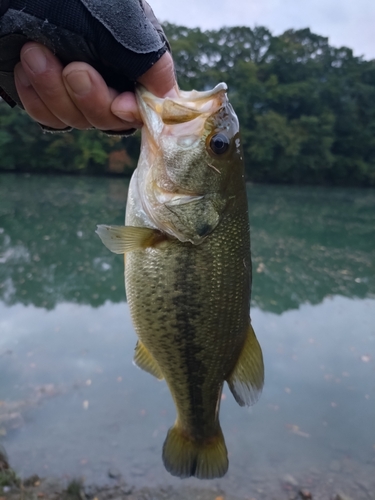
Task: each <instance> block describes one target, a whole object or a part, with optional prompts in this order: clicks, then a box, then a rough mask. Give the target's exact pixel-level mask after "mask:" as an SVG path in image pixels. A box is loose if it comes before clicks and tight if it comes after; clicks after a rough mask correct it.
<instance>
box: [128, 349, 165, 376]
mask: <svg viewBox="0 0 375 500" xmlns="http://www.w3.org/2000/svg"><path fill="white" fill-rule="evenodd" d="M133 361H134V363H135V364H136V365H137V366H138V367H139V368H142V370H144V371H145V372H148V373H151V375H153V376H154V377H156V378H157V379H159V380H162V379H163V378H164V375H163V372H162V371H161V369H160V366H159V364H158V362H157V361H156V360H155V358H154V357H153V356H152V354H151V353H150V351H148V350H147V349H146V347H145V346H144V344H143V343H142V342H141V341H140V340H138V342H137V345H136V346H135V353H134V359H133Z"/></svg>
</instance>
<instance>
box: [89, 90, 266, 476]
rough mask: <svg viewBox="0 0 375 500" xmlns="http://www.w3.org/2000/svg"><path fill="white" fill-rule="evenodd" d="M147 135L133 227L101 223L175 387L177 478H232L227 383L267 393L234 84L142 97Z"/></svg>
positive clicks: (151, 360) (147, 338) (156, 356)
mask: <svg viewBox="0 0 375 500" xmlns="http://www.w3.org/2000/svg"><path fill="white" fill-rule="evenodd" d="M137 99H138V104H139V107H140V110H141V114H142V118H143V121H144V127H143V131H142V147H141V155H140V160H139V163H138V167H137V169H136V171H135V172H134V174H133V177H132V180H131V183H130V187H129V194H128V204H127V210H126V222H125V226H124V227H117V226H99V227H98V231H97V232H98V234H99V236H100V237H101V239H102V240H103V242H104V243H105V244H106V245H107V246H108V247H109V248H110V249H111V250H112V251H114V252H116V253H125V286H126V292H127V298H128V303H129V307H130V311H131V316H132V320H133V323H134V327H135V330H136V332H137V335H138V337H139V341H138V343H137V346H136V350H135V356H134V361H135V363H136V364H137V365H138V366H140V367H141V368H143V369H144V370H146V371H148V372H149V373H151V374H153V375H154V376H156V377H157V378H159V379H162V378H164V379H165V381H166V383H167V385H168V387H169V389H170V392H171V395H172V397H173V400H174V403H175V406H176V410H177V419H176V422H175V424H174V426H173V427H172V428H171V429H170V430H169V432H168V435H167V438H166V440H165V443H164V447H163V461H164V465H165V467H166V469H167V470H168V471H169V472H170V473H171V474H173V475H175V476H178V477H189V476H196V477H198V478H201V479H211V478H215V477H221V476H223V475H224V474H225V473H226V471H227V469H228V457H227V449H226V446H225V441H224V437H223V434H222V431H221V427H220V423H219V409H220V401H221V393H222V389H223V384H224V381H227V383H228V384H229V387H230V390H231V391H232V393H233V395H234V397H235V399H236V401H237V402H238V403H239V404H240V405H241V406H243V405H250V404H252V403H254V402H255V401H256V400H257V398H258V396H259V393H260V391H261V389H262V386H263V378H264V375H263V360H262V352H261V348H260V346H259V344H258V341H257V339H256V337H255V334H254V331H253V329H252V326H251V323H250V317H249V308H250V294H251V255H250V229H249V219H248V210H247V198H246V187H245V181H244V165H243V159H242V150H241V146H240V137H239V129H238V120H237V117H236V115H235V113H234V111H233V109H232V107H231V105H230V104H229V102H228V100H227V95H226V86H225V84H219V85H218V86H216V87H215V89H213V90H212V91H208V92H196V91H192V92H180V93H179V98H174V99H169V98H165V99H160V98H157V97H155V96H153V95H152V94H150V93H149V92H147V91H146V90H145V89H143V88H142V87H140V88H138V90H137Z"/></svg>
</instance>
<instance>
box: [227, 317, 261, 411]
mask: <svg viewBox="0 0 375 500" xmlns="http://www.w3.org/2000/svg"><path fill="white" fill-rule="evenodd" d="M227 382H228V385H229V388H230V390H231V392H232V394H233V396H234V399H235V400H236V401H237V403H238V404H239V405H240V406H251V405H252V404H254V403H256V402H257V400H258V399H259V396H260V393H261V392H262V388H263V382H264V365H263V355H262V349H261V347H260V345H259V342H258V340H257V338H256V336H255V333H254V330H253V327H252V326H251V324H250V325H249V328H248V331H247V334H246V340H245V344H244V346H243V348H242V351H241V354H240V356H239V358H238V361H237V364H236V366H235V367H234V370H233V372H232V373H231V375H230V376H229V377H228V379H227Z"/></svg>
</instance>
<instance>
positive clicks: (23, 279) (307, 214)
mask: <svg viewBox="0 0 375 500" xmlns="http://www.w3.org/2000/svg"><path fill="white" fill-rule="evenodd" d="M126 192H127V184H126V181H124V180H121V179H118V180H113V179H95V178H76V177H52V178H51V177H43V176H29V177H27V176H13V175H2V176H0V298H1V300H3V301H4V303H6V304H9V305H11V304H16V303H21V304H25V305H27V304H33V305H35V306H37V307H44V308H46V309H51V308H53V307H54V306H55V305H56V304H57V303H59V302H62V301H65V302H73V303H78V304H90V305H92V306H95V307H97V306H99V305H101V304H104V302H105V301H107V300H109V301H111V302H114V303H117V302H120V301H121V300H123V297H124V291H123V264H122V259H120V258H119V257H116V256H114V255H112V254H110V253H109V252H108V251H107V250H106V249H105V247H104V246H103V245H102V244H101V243H100V241H99V238H97V237H96V235H95V234H94V230H95V226H96V224H97V223H111V224H122V223H123V219H124V204H125V198H126ZM249 202H250V211H251V225H252V250H253V263H254V287H253V302H254V304H255V305H256V306H258V307H260V308H261V309H263V310H265V311H272V312H277V313H282V312H283V311H285V310H288V309H293V308H297V307H298V306H299V305H300V304H302V303H305V302H310V303H312V304H318V303H320V302H321V301H322V300H323V299H324V298H325V297H327V296H330V295H337V294H338V295H343V296H347V297H361V298H364V297H369V296H373V295H374V294H375V280H374V274H375V268H374V266H375V264H374V258H373V237H374V227H375V196H374V191H371V190H368V191H365V190H349V189H346V190H330V189H325V188H301V187H299V188H294V187H293V188H290V187H275V186H273V187H272V186H251V187H249Z"/></svg>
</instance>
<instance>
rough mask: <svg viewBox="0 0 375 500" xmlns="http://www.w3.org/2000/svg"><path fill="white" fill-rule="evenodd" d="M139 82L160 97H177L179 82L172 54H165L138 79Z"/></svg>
mask: <svg viewBox="0 0 375 500" xmlns="http://www.w3.org/2000/svg"><path fill="white" fill-rule="evenodd" d="M138 81H139V83H141V84H142V85H144V86H145V87H146V89H147V90H149V91H150V92H151V93H152V94H154V95H156V96H158V97H165V96H167V95H168V96H170V97H173V96H176V95H177V82H176V76H175V72H174V65H173V59H172V56H171V54H170V53H169V52H165V53H164V54H163V55H162V57H161V58H160V59H159V60H158V61H157V62H156V63H155V64H154V65H153V66H152V67H151V68H150V69H149V70H148V71H146V73H144V74H143V75H142V76H141V77H140V78H138Z"/></svg>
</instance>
